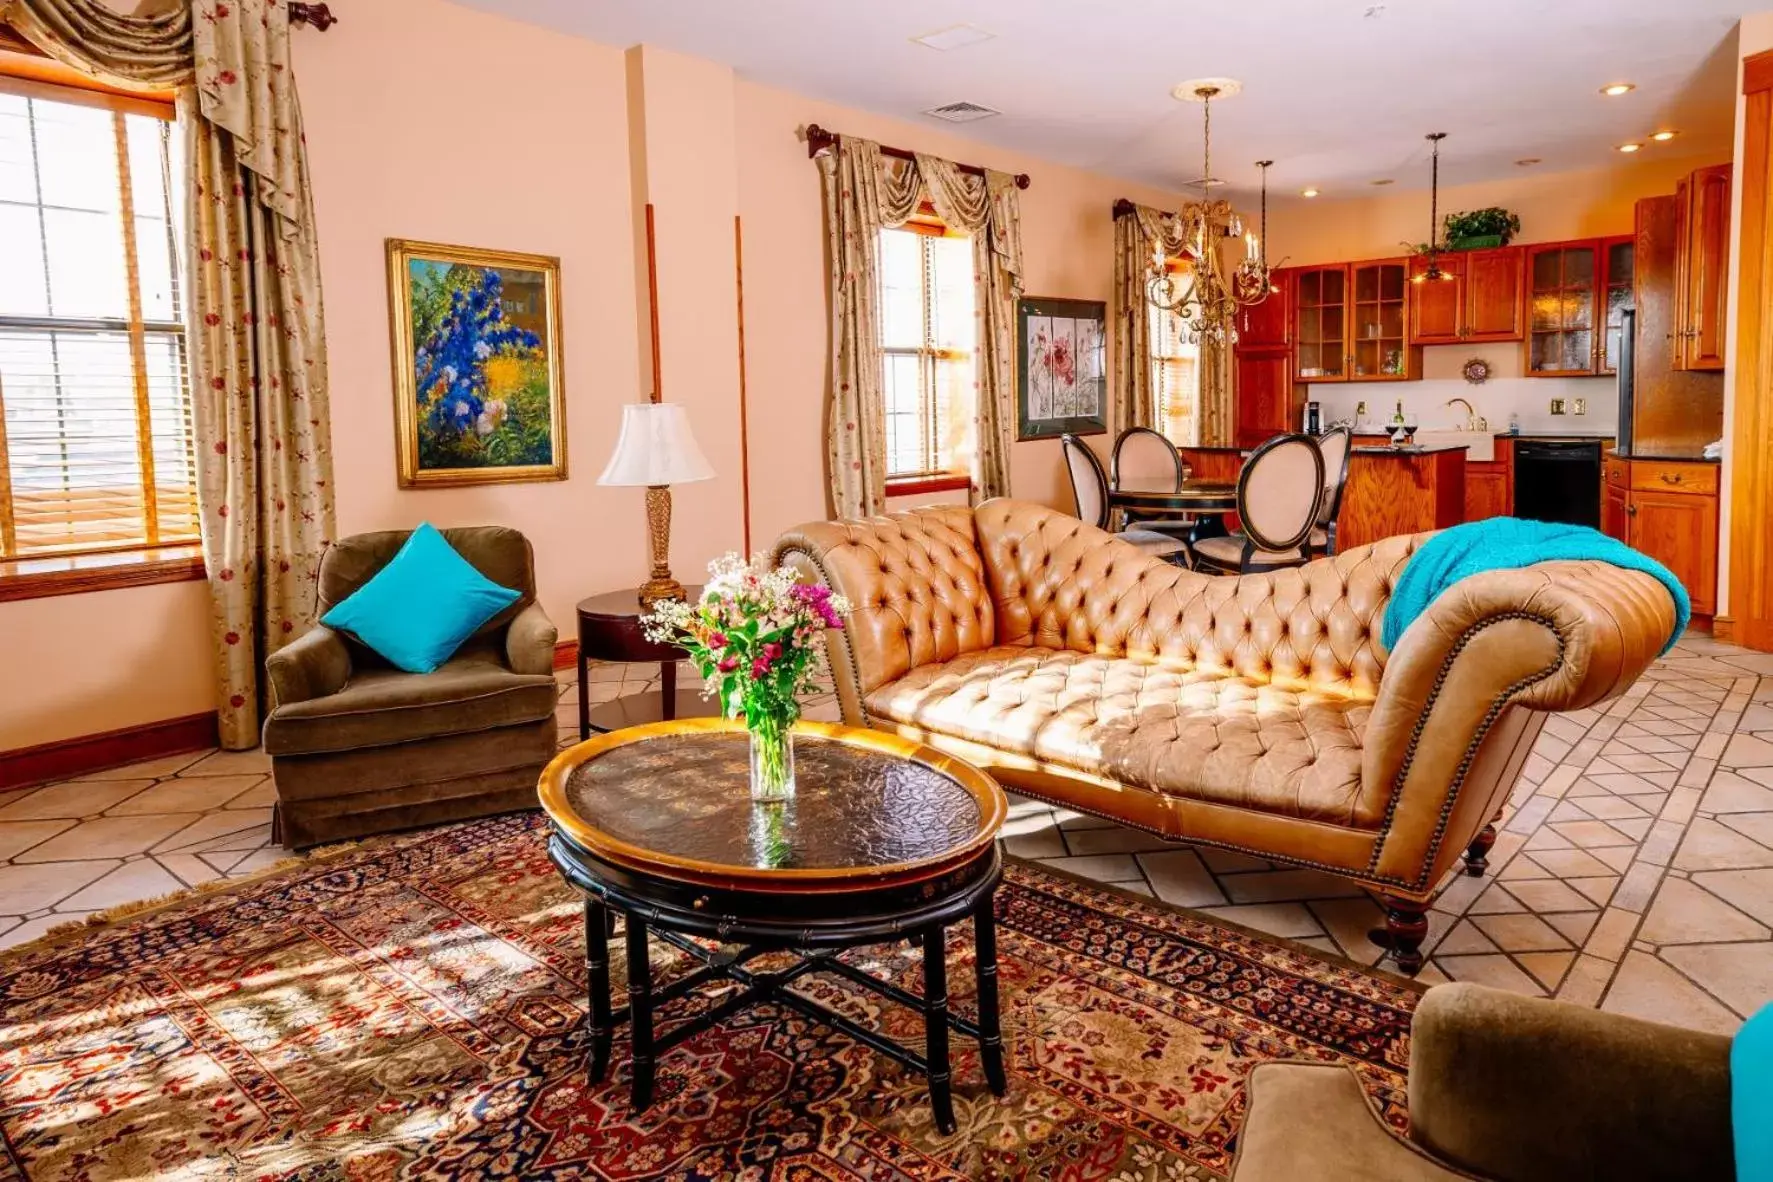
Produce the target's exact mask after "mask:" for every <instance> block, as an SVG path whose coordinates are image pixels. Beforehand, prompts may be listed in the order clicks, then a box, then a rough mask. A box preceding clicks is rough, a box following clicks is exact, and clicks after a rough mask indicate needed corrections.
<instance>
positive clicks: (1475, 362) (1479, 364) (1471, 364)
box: [1459, 357, 1490, 386]
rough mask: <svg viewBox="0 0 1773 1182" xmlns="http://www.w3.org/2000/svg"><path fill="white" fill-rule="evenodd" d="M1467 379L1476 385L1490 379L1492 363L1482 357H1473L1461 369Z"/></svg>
mask: <svg viewBox="0 0 1773 1182" xmlns="http://www.w3.org/2000/svg"><path fill="white" fill-rule="evenodd" d="M1459 372H1460V373H1462V374H1464V375H1465V380H1466V381H1468V382H1470V383H1471V384H1472V385H1474V386H1481V385H1483V384H1484V383H1485V382H1487V381H1489V380H1490V363H1489V362H1488V361H1485V360H1484V359H1483V358H1482V357H1473V358H1472V359H1471V360H1470V361H1467V362H1466V363H1465V365H1464V366H1463V367H1462V368H1461V369H1460V371H1459Z"/></svg>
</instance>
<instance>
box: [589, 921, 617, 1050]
mask: <svg viewBox="0 0 1773 1182" xmlns="http://www.w3.org/2000/svg"><path fill="white" fill-rule="evenodd" d="M609 921H610V913H609V908H608V907H607V906H605V905H604V902H603V900H601V899H599V898H597V897H595V896H587V897H586V899H585V975H586V977H587V978H588V979H589V984H590V989H589V993H590V994H591V1050H590V1054H589V1056H588V1057H587V1058H586V1068H587V1070H588V1071H589V1072H590V1073H591V1082H592V1083H601V1082H602V1081H603V1077H604V1073H605V1072H607V1071H608V1070H609V1047H610V1041H611V1038H612V1037H613V1035H614V1033H615V1022H614V1020H613V1019H612V1018H611V1016H610V1008H609V937H610V930H609Z"/></svg>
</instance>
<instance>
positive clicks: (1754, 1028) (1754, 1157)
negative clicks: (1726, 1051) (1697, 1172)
mask: <svg viewBox="0 0 1773 1182" xmlns="http://www.w3.org/2000/svg"><path fill="white" fill-rule="evenodd" d="M1730 1128H1731V1131H1732V1133H1733V1135H1734V1139H1735V1142H1736V1177H1737V1180H1738V1182H1773V1005H1768V1006H1762V1007H1761V1009H1760V1010H1759V1011H1757V1012H1756V1013H1755V1015H1754V1016H1753V1017H1752V1018H1750V1019H1749V1020H1748V1021H1746V1022H1744V1023H1743V1024H1742V1029H1740V1030H1738V1031H1737V1032H1736V1037H1735V1038H1734V1039H1732V1040H1731V1042H1730Z"/></svg>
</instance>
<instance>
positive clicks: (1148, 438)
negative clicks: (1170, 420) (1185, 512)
mask: <svg viewBox="0 0 1773 1182" xmlns="http://www.w3.org/2000/svg"><path fill="white" fill-rule="evenodd" d="M1112 464H1113V473H1114V487H1116V488H1119V487H1120V482H1121V481H1123V480H1126V479H1128V478H1129V477H1130V478H1132V479H1134V480H1160V481H1161V480H1173V481H1174V483H1173V484H1171V485H1170V491H1171V492H1180V491H1181V489H1182V478H1183V472H1182V453H1181V452H1179V451H1177V450H1176V445H1175V444H1173V443H1171V442H1170V441H1169V440H1168V439H1167V438H1165V437H1164V435H1163V434H1162V433H1160V432H1158V431H1154V430H1152V429H1151V428H1150V427H1128V428H1127V429H1126V430H1125V431H1122V432H1121V433H1120V438H1119V439H1116V440H1115V441H1114V458H1113V461H1112Z"/></svg>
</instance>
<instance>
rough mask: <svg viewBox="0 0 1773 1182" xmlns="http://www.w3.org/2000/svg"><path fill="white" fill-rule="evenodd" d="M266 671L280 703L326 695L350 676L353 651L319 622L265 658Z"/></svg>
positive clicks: (336, 689)
mask: <svg viewBox="0 0 1773 1182" xmlns="http://www.w3.org/2000/svg"><path fill="white" fill-rule="evenodd" d="M265 673H266V674H267V675H268V676H269V677H270V679H271V693H272V695H273V696H274V698H275V702H274V704H275V705H277V706H288V705H290V704H292V703H295V702H307V701H311V700H313V699H314V698H324V697H326V696H327V695H328V694H336V693H338V692H339V691H340V690H342V689H344V688H345V682H347V681H349V680H350V679H351V650H350V649H349V648H348V647H347V646H346V645H345V638H344V637H342V636H340V635H339V634H338V633H337V632H334V631H333V630H332V629H331V628H328V627H327V626H326V625H324V624H316V625H314V627H312V628H310V629H308V631H306V632H304V633H303V634H302V635H301V636H299V637H297V638H296V639H295V640H294V641H292V642H290V643H289V644H286V645H284V646H283V647H282V648H280V649H278V650H277V651H276V652H274V653H272V654H271V655H270V656H268V657H266V658H265Z"/></svg>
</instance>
